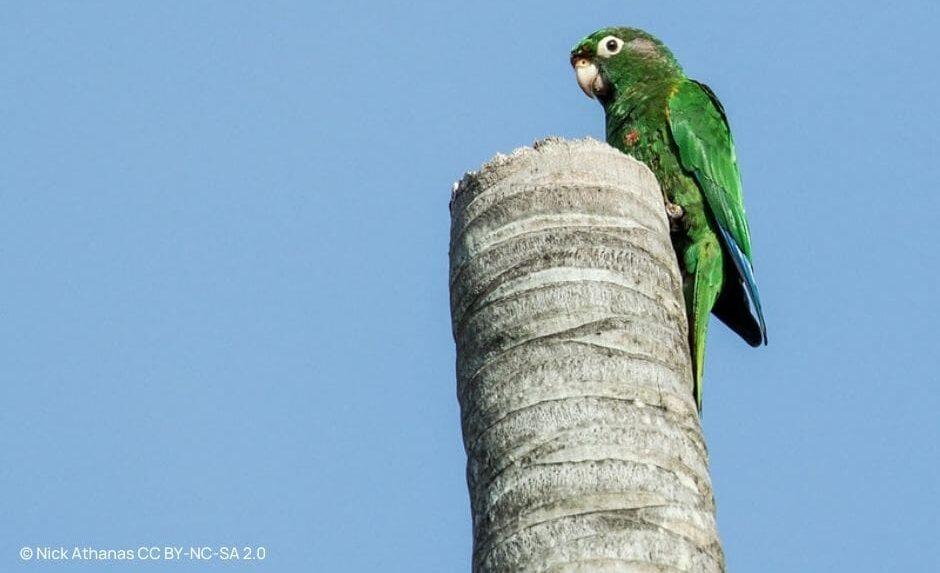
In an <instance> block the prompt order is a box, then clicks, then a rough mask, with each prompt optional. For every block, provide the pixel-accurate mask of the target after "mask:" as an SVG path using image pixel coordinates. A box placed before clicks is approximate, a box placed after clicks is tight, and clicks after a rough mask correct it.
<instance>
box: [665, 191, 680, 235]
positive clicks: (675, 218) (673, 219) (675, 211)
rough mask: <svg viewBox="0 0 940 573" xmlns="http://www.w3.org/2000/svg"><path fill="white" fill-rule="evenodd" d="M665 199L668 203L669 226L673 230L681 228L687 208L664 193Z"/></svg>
mask: <svg viewBox="0 0 940 573" xmlns="http://www.w3.org/2000/svg"><path fill="white" fill-rule="evenodd" d="M663 201H664V202H665V204H666V216H667V217H668V218H669V228H670V229H671V230H672V231H678V230H679V229H680V221H682V217H683V216H684V215H685V209H683V208H682V207H681V206H680V205H676V204H675V203H673V202H672V201H670V200H669V197H666V196H665V194H664V195H663Z"/></svg>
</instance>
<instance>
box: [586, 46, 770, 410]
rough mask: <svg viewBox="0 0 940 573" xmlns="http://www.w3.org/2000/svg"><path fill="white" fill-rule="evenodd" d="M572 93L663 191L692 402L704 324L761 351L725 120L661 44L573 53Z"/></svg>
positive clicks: (763, 334) (762, 331) (698, 387)
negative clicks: (681, 296)
mask: <svg viewBox="0 0 940 573" xmlns="http://www.w3.org/2000/svg"><path fill="white" fill-rule="evenodd" d="M571 65H572V66H573V67H574V69H575V74H576V76H577V80H578V84H579V85H580V86H581V89H582V90H584V93H586V94H587V95H588V96H589V97H591V98H596V99H597V100H598V101H600V103H601V105H603V106H604V112H605V115H606V120H607V143H609V144H610V145H612V146H613V147H616V148H617V149H619V150H621V151H623V152H624V153H627V154H629V155H632V156H634V157H636V158H637V159H639V160H640V161H642V162H644V163H646V165H648V166H649V167H650V169H652V171H653V173H654V174H655V175H656V178H657V179H658V180H659V184H660V187H662V191H663V195H664V200H665V208H666V212H667V214H668V216H669V218H670V220H671V224H672V242H673V245H674V247H675V249H676V255H677V258H678V260H679V266H680V268H681V270H682V274H683V284H684V292H685V303H686V312H687V313H688V319H689V339H690V340H689V343H690V349H691V352H692V359H693V373H694V384H695V387H694V392H695V402H696V405H697V406H698V409H699V411H701V408H702V373H703V367H704V360H705V335H706V331H707V328H708V318H709V314H710V313H712V312H714V314H715V316H717V317H718V318H719V319H721V320H722V321H723V322H724V323H725V324H727V325H728V326H729V327H730V328H731V329H732V330H734V331H735V332H736V333H738V334H739V335H740V336H741V337H742V338H743V339H744V340H746V341H747V342H748V343H749V344H750V345H752V346H759V345H760V344H761V343H763V344H766V343H767V329H766V326H765V325H764V316H763V311H762V310H761V302H760V296H759V295H758V292H757V283H756V282H755V279H754V269H753V266H752V262H751V237H750V231H749V230H748V225H747V219H746V217H745V214H744V201H743V198H742V195H741V177H740V174H739V172H738V164H737V160H736V159H735V152H734V142H733V141H732V138H731V131H730V129H729V128H728V119H727V117H725V111H724V109H723V108H722V106H721V104H720V103H719V102H718V99H717V98H716V97H715V94H714V93H712V91H711V90H710V89H709V88H708V86H706V85H704V84H701V83H699V82H696V81H694V80H690V79H689V78H687V77H686V76H685V74H684V73H683V71H682V68H681V67H680V66H679V63H678V62H677V61H676V59H675V57H673V55H672V53H671V52H670V51H669V49H668V48H666V46H665V45H663V43H662V42H660V41H659V40H657V39H656V38H654V37H653V36H651V35H649V34H647V33H646V32H643V31H642V30H637V29H634V28H605V29H603V30H599V31H597V32H595V33H593V34H591V35H590V36H588V37H587V38H585V39H583V40H582V41H581V42H579V43H578V45H577V46H575V48H574V49H573V50H572V51H571Z"/></svg>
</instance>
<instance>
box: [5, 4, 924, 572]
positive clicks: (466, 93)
mask: <svg viewBox="0 0 940 573" xmlns="http://www.w3.org/2000/svg"><path fill="white" fill-rule="evenodd" d="M143 4H144V3H127V2H103V1H98V2H81V3H78V2H38V1H37V2H21V3H6V4H5V5H4V7H3V10H2V14H0V70H3V76H4V77H3V81H2V82H0V126H2V128H0V155H2V158H3V161H2V165H3V167H2V169H0V277H2V280H0V343H2V348H3V351H2V352H0V373H2V374H0V376H2V379H3V383H2V385H0V388H2V400H0V430H2V431H0V490H2V491H3V492H4V495H2V496H0V515H2V516H3V518H2V519H0V569H2V570H4V571H53V570H54V571H65V570H68V571H99V570H122V571H123V570H136V569H138V568H139V569H141V570H143V569H147V570H154V571H155V570H157V568H159V569H160V570H164V571H165V570H176V566H174V565H173V564H168V563H162V564H159V565H152V564H146V563H140V562H139V561H138V562H135V563H133V564H127V563H119V564H112V565H110V566H104V567H103V566H102V565H101V564H100V563H99V564H96V563H90V564H87V563H86V564H81V563H76V562H72V563H69V564H63V563H50V562H45V563H43V562H36V561H30V562H24V561H21V560H20V558H19V557H18V551H19V549H20V547H22V546H33V547H35V546H45V545H48V546H59V545H65V546H69V547H71V546H75V545H78V546H93V547H98V548H124V547H131V548H136V547H139V546H149V545H157V546H163V545H183V546H190V545H210V546H228V545H237V546H244V545H252V546H259V545H260V546H264V547H265V548H266V549H267V558H266V560H265V563H263V564H259V563H254V564H251V565H250V566H247V565H245V564H242V565H234V566H233V565H232V564H231V563H223V562H221V561H219V560H218V559H216V560H214V561H212V562H210V563H201V564H192V565H187V566H186V567H191V568H192V569H193V570H196V569H199V570H207V571H211V570H233V569H232V567H237V568H239V569H240V570H242V569H243V570H259V571H261V570H265V571H299V570H305V571H345V572H359V571H362V572H371V571H415V572H425V571H426V572H440V571H466V570H467V569H468V568H469V555H470V517H469V509H468V504H467V493H466V487H465V482H464V452H463V448H462V445H461V441H460V431H459V420H458V410H457V403H456V398H455V381H454V348H453V341H452V339H451V335H450V325H449V308H448V297H447V246H448V245H447V243H448V226H449V218H448V210H447V203H448V199H449V194H450V188H451V183H452V182H453V181H454V180H455V179H458V178H459V177H460V176H461V175H462V173H463V172H464V171H465V170H468V169H473V168H476V167H477V166H479V164H480V163H482V162H483V161H485V160H486V159H487V158H489V157H490V156H491V155H493V154H494V153H496V152H508V151H510V150H512V149H513V148H515V147H518V146H520V145H527V144H530V143H531V142H532V141H533V140H535V139H537V138H540V137H544V136H548V135H560V136H564V137H581V136H585V135H593V136H595V137H601V136H602V135H603V121H602V111H601V109H600V107H599V106H598V105H597V104H596V103H595V102H592V101H590V100H588V99H587V98H585V97H584V95H583V94H582V93H581V91H580V90H579V89H578V87H577V85H576V84H575V81H574V77H573V74H572V73H571V70H570V68H569V64H568V50H569V49H570V47H571V46H572V45H573V44H574V43H575V42H576V41H577V40H579V39H580V38H581V37H582V36H584V35H586V34H588V33H590V32H592V31H593V30H595V29H597V28H599V27H602V26H607V25H633V26H639V27H643V28H646V29H647V30H649V31H651V32H653V33H655V34H657V35H658V36H660V37H661V38H662V39H663V40H664V41H665V42H666V43H667V44H668V45H669V46H670V47H671V48H672V49H673V51H674V52H675V53H676V55H677V57H679V59H680V61H681V62H682V63H683V65H684V66H685V69H686V71H687V73H688V74H689V75H690V76H692V77H694V78H696V79H699V80H702V81H705V82H707V83H708V84H709V85H711V87H712V88H713V89H714V90H715V91H716V92H717V93H718V95H719V97H720V98H721V100H722V101H723V103H724V105H725V107H726V109H727V111H728V115H729V116H730V120H731V124H732V128H733V130H734V134H735V137H736V141H737V146H738V156H739V159H740V162H741V168H742V172H743V178H744V185H745V198H746V202H747V207H748V214H749V218H750V221H751V228H752V234H753V242H754V250H755V259H756V269H757V273H758V280H759V282H760V287H761V293H762V297H763V299H764V304H765V309H766V313H767V320H768V328H769V333H770V346H768V347H766V348H764V349H761V350H759V351H755V350H752V349H750V348H749V347H747V346H746V345H745V344H744V343H742V342H741V341H740V340H738V339H736V338H735V336H734V335H733V334H731V333H730V332H729V331H727V330H726V329H724V327H723V326H721V325H720V324H719V323H717V322H714V323H713V328H712V330H711V336H710V347H709V351H708V355H707V360H706V376H707V378H706V391H705V417H704V427H705V431H706V435H707V439H708V443H709V448H710V453H711V462H712V478H713V481H714V486H715V492H716V497H717V503H718V508H719V514H718V518H719V528H720V533H721V536H722V540H723V542H724V550H725V553H726V555H727V559H728V562H729V565H730V568H731V570H735V571H763V572H765V573H769V572H776V571H781V572H783V571H827V570H828V571H843V570H845V571H855V572H864V571H884V570H899V571H927V570H934V569H936V567H937V566H938V564H940V545H938V544H937V543H936V535H937V534H936V532H937V531H940V517H938V515H940V494H938V489H937V483H938V482H940V462H938V460H940V456H938V446H937V440H938V437H940V421H938V416H937V412H938V411H940V391H938V382H940V380H938V375H937V372H938V369H940V356H938V355H940V353H938V352H937V349H936V342H937V331H936V326H937V324H938V322H940V312H938V305H937V303H936V298H935V296H936V294H937V292H938V290H940V289H938V287H940V285H938V268H937V256H936V252H935V247H934V246H935V244H936V243H937V240H938V233H937V230H936V223H935V218H936V217H935V214H936V212H937V211H938V209H940V201H938V199H937V192H936V187H937V185H938V181H940V163H938V161H937V157H938V152H940V149H938V142H937V141H938V140H937V135H936V134H937V133H938V132H940V106H938V105H937V102H938V101H940V87H938V80H937V74H936V73H935V71H936V68H937V64H936V61H935V59H934V58H935V55H936V54H937V53H940V37H938V35H937V34H936V30H935V28H936V25H937V23H938V22H940V17H938V16H940V14H938V7H937V4H936V3H935V2H927V1H915V0H908V1H901V2H896V3H892V4H890V5H889V4H888V3H881V2H861V3H860V2H848V1H836V0H813V1H810V0H795V1H793V2H786V3H770V4H767V3H754V2H743V1H728V2H710V3H707V4H702V3H699V4H697V5H694V6H690V5H689V4H690V3H688V2H682V3H680V2H675V1H663V2H648V3H637V2H610V1H600V2H594V3H591V4H583V3H582V4H577V3H570V2H568V3H562V2H539V3H505V2H495V1H489V0H486V1H481V2H477V3H472V4H471V3H460V4H458V3H442V2H439V1H434V2H431V1H415V2H412V3H409V4H407V5H405V6H401V5H397V4H396V3H387V2H376V1H369V2H366V1H356V0H353V1H350V2H344V3H339V2H336V3H331V4H329V5H325V4H327V3H325V2H264V3H260V2H257V3H249V2H209V1H205V2H151V3H147V4H148V5H147V6H144V5H143Z"/></svg>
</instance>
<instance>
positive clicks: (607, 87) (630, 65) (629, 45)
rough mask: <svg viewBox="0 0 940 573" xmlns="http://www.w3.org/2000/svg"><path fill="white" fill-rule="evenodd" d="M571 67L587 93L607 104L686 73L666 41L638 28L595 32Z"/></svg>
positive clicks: (583, 42) (575, 53)
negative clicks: (641, 87) (627, 92)
mask: <svg viewBox="0 0 940 573" xmlns="http://www.w3.org/2000/svg"><path fill="white" fill-rule="evenodd" d="M571 65H572V67H574V71H575V75H576V76H577V78H578V85H579V86H581V89H582V90H584V93H585V94H587V96H588V97H590V98H597V99H598V100H600V102H601V103H603V104H606V103H607V102H610V101H612V100H613V99H616V96H617V93H618V92H620V91H623V90H628V89H630V88H631V87H633V86H636V85H638V84H641V83H647V82H655V81H656V80H659V79H666V78H670V77H673V76H675V75H676V74H681V73H682V68H681V67H680V66H679V63H678V62H676V59H675V57H673V55H672V52H670V51H669V49H668V48H667V47H666V46H665V45H663V43H662V42H660V41H659V40H657V39H656V38H654V37H653V36H651V35H649V34H647V33H646V32H644V31H643V30H638V29H636V28H604V29H602V30H598V31H597V32H594V33H593V34H591V35H590V36H588V37H586V38H584V39H583V40H581V41H580V42H578V45H577V46H575V47H574V49H573V50H571Z"/></svg>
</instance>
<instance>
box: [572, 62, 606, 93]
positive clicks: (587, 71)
mask: <svg viewBox="0 0 940 573" xmlns="http://www.w3.org/2000/svg"><path fill="white" fill-rule="evenodd" d="M571 65H572V66H574V73H575V76H576V77H577V78H578V85H579V86H581V91H583V92H584V93H585V95H587V96H588V97H589V98H591V99H594V98H595V97H597V96H599V95H600V94H602V93H604V90H605V89H606V88H607V86H606V84H605V83H604V78H602V77H601V74H600V70H598V69H597V66H596V65H594V63H593V62H591V60H589V59H587V58H585V57H581V56H575V57H573V58H571Z"/></svg>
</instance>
